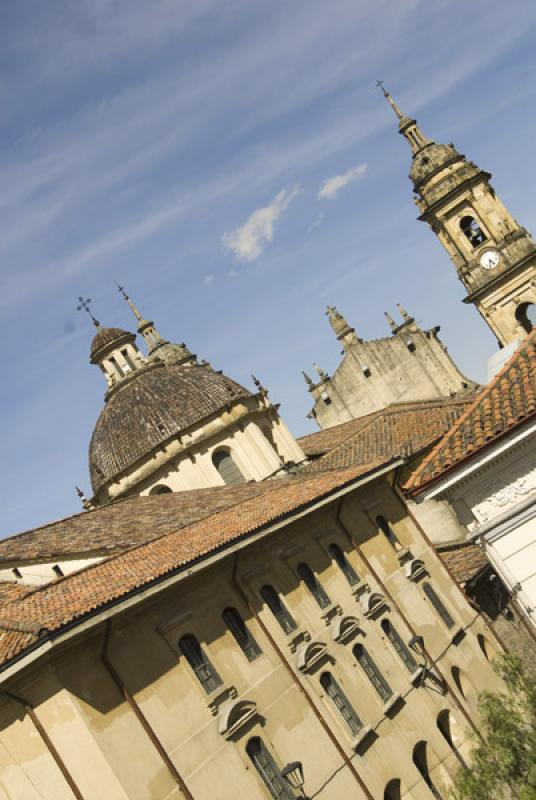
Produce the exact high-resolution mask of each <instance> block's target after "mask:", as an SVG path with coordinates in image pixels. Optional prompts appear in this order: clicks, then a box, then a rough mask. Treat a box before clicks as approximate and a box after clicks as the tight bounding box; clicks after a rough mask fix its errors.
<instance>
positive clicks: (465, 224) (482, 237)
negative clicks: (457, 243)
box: [460, 215, 487, 247]
mask: <svg viewBox="0 0 536 800" xmlns="http://www.w3.org/2000/svg"><path fill="white" fill-rule="evenodd" d="M460 228H461V230H462V233H464V234H465V236H467V238H468V239H469V242H470V243H471V245H472V246H473V247H478V245H479V244H482V243H483V242H485V241H486V239H487V236H486V234H485V233H484V231H483V230H482V228H481V227H480V225H479V224H478V222H477V221H476V219H475V218H474V217H471V216H469V215H467V216H465V217H462V218H461V220H460Z"/></svg>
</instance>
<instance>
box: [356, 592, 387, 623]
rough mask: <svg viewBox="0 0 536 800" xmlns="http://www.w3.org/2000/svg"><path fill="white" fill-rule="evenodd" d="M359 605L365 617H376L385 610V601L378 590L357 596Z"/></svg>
mask: <svg viewBox="0 0 536 800" xmlns="http://www.w3.org/2000/svg"><path fill="white" fill-rule="evenodd" d="M359 605H360V606H361V608H362V609H363V613H364V615H365V616H366V617H367V619H376V617H379V615H380V614H382V613H383V612H384V611H386V610H387V603H386V602H385V598H384V596H383V594H380V593H379V592H367V593H366V594H362V595H361V597H360V598H359Z"/></svg>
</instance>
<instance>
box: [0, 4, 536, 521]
mask: <svg viewBox="0 0 536 800" xmlns="http://www.w3.org/2000/svg"><path fill="white" fill-rule="evenodd" d="M535 23H536V6H535V5H534V3H533V2H530V0H526V2H523V1H522V0H515V1H514V2H512V3H504V2H502V1H501V2H499V0H486V2H484V0H473V2H472V3H470V4H468V3H467V2H465V1H464V2H459V1H458V0H446V1H445V2H443V1H442V0H434V2H429V0H428V1H427V0H390V2H385V1H382V0H367V1H366V2H365V1H364V0H353V2H350V0H330V2H329V3H327V2H325V0H324V1H322V0H283V1H281V0H270V2H265V1H264V0H225V2H221V0H219V2H215V0H174V1H173V2H172V0H151V2H149V0H145V2H141V1H140V0H128V1H127V0H114V1H113V2H112V0H88V1H87V2H86V0H77V2H76V3H73V2H66V0H57V2H55V3H43V2H41V1H40V0H34V1H33V2H32V0H27V2H24V3H3V4H1V7H0V53H1V55H0V64H1V68H0V104H1V105H0V144H1V147H0V187H1V191H0V206H1V209H0V270H1V275H0V279H1V291H0V312H1V314H2V334H3V347H2V362H3V363H2V375H3V381H2V387H3V391H2V395H1V401H0V402H1V415H0V424H1V426H2V455H3V461H4V470H3V478H2V481H1V484H0V489H1V493H2V498H1V508H2V519H1V521H0V535H6V534H8V533H14V532H16V531H19V530H23V529H26V528H29V527H31V526H34V525H37V524H41V523H45V522H47V521H49V520H52V519H56V518H58V517H62V516H65V515H67V514H69V513H73V512H75V511H78V510H79V508H80V506H79V503H78V500H77V498H76V495H75V493H74V488H73V487H74V485H75V484H79V485H81V486H82V487H83V488H84V489H85V490H86V492H88V493H89V491H90V487H89V478H88V468H87V447H88V443H89V439H90V436H91V431H92V429H93V425H94V423H95V420H96V418H97V416H98V414H99V412H100V409H101V408H102V404H103V394H104V388H105V387H104V380H103V377H102V375H101V373H100V371H99V370H98V369H97V368H96V367H93V366H91V365H90V364H89V362H88V354H89V345H90V341H91V338H92V336H93V329H92V327H91V325H90V323H89V320H88V319H87V317H86V315H83V314H79V313H77V312H76V310H75V309H76V304H77V303H76V298H77V297H78V295H80V294H81V295H83V296H84V297H91V298H92V300H93V307H94V311H95V313H96V315H97V317H98V318H99V319H100V320H101V322H102V323H103V324H104V325H118V326H121V327H132V326H133V322H134V321H133V319H132V318H131V316H130V312H129V310H128V308H127V307H126V305H125V304H124V302H123V301H122V300H121V298H120V297H119V295H118V293H117V290H116V287H115V282H116V281H120V282H122V283H124V284H125V286H126V288H127V290H128V291H129V293H130V294H131V296H132V297H133V299H134V300H135V301H136V303H137V304H138V306H139V307H140V309H141V311H142V312H143V313H144V314H145V315H147V316H150V317H151V318H153V319H154V320H155V321H156V323H157V326H158V328H159V329H160V331H161V333H162V334H163V335H165V336H166V337H168V338H170V339H174V340H176V341H186V342H187V343H188V345H189V346H190V348H191V349H192V350H193V351H194V352H196V353H198V355H199V356H200V357H203V358H207V359H208V360H209V361H210V362H211V363H212V364H213V365H214V366H215V367H216V368H219V369H223V370H224V371H225V372H226V373H228V374H229V375H230V376H232V377H233V378H235V379H237V380H239V381H241V382H243V383H244V384H246V385H248V386H250V385H251V381H250V377H249V376H250V373H252V372H254V373H255V374H257V375H258V376H259V377H260V378H261V379H262V380H263V382H264V383H265V384H266V385H267V386H268V387H269V389H270V394H271V397H272V399H273V400H274V401H277V402H280V403H281V412H282V414H283V416H284V418H285V420H286V422H287V424H288V425H289V426H290V427H291V429H292V430H293V431H294V432H295V433H296V434H297V435H300V434H303V433H306V432H308V431H309V430H312V424H311V423H310V422H309V421H307V420H306V418H305V417H306V414H307V412H308V411H309V409H310V403H309V396H308V394H307V392H306V391H305V385H304V383H303V380H302V377H301V370H302V369H310V368H311V364H312V362H313V361H318V362H319V363H320V364H321V366H322V367H323V368H324V369H326V370H327V371H328V372H332V371H333V370H334V368H335V366H336V364H337V363H338V353H339V347H338V343H337V342H336V340H335V339H334V337H333V335H332V333H331V330H330V328H329V325H328V323H327V320H326V318H325V316H324V310H325V306H326V305H327V304H328V303H333V304H335V305H336V306H337V307H338V308H339V309H340V310H341V311H342V312H343V313H345V315H346V316H347V318H348V319H349V320H350V321H351V322H352V323H353V324H354V326H355V328H356V330H357V331H358V333H359V334H360V335H361V336H363V337H365V338H375V337H379V336H384V335H387V333H388V328H387V325H386V323H385V320H384V318H383V311H385V310H389V311H390V312H391V313H393V312H394V310H395V303H396V302H401V303H402V304H403V305H405V306H406V307H407V308H408V310H410V311H411V312H412V313H413V314H414V315H415V316H416V317H417V319H418V320H419V321H421V322H422V324H423V325H425V326H432V325H435V324H440V325H441V329H442V334H441V335H442V337H443V340H444V342H445V343H446V344H447V346H448V347H449V350H450V352H451V353H452V355H453V356H454V358H455V359H456V360H457V362H458V363H459V364H460V366H461V367H462V369H463V370H464V371H465V372H466V373H467V374H468V375H469V376H470V377H473V378H476V379H480V380H484V378H485V362H486V360H487V358H488V356H489V355H490V353H491V352H492V351H493V350H494V349H495V344H494V340H493V338H492V336H491V334H490V333H489V332H488V330H487V328H486V326H485V325H484V323H483V322H482V321H481V320H480V318H479V316H478V314H477V312H476V311H475V310H474V309H472V308H469V307H467V306H465V305H463V304H462V303H461V298H462V297H463V288H462V286H461V284H459V283H458V281H457V279H456V277H455V273H454V269H453V267H452V265H451V263H450V261H449V259H448V257H447V255H446V253H444V252H443V250H442V248H441V246H440V245H439V243H438V242H437V241H436V240H435V238H434V236H433V235H432V233H431V232H430V230H429V229H428V228H427V227H426V226H425V225H423V224H422V223H419V222H417V221H416V216H417V211H416V208H415V207H414V205H413V202H412V193H411V185H410V183H409V181H408V179H407V173H408V169H409V164H410V158H409V146H408V145H407V143H406V142H405V141H404V140H403V139H402V138H401V137H400V136H399V135H398V133H397V129H396V120H395V118H394V115H393V114H392V111H391V110H390V109H389V107H388V106H387V104H386V103H385V101H384V99H383V98H382V96H381V94H380V93H379V92H378V90H377V88H376V87H375V81H376V79H377V78H383V79H384V80H385V83H386V86H387V87H388V88H389V89H390V90H391V92H392V93H393V94H394V96H395V97H396V99H397V101H398V102H399V104H400V106H401V107H402V109H403V110H404V111H405V112H406V113H409V114H412V115H416V116H417V118H418V120H419V122H420V124H421V127H422V129H423V130H424V132H425V133H426V134H427V135H428V136H430V137H432V138H434V139H436V140H437V141H444V142H450V141H454V142H455V143H456V145H457V146H458V148H459V149H460V150H461V151H462V152H464V153H466V154H467V155H468V156H469V157H470V158H472V159H473V160H474V161H476V162H477V163H478V164H479V165H480V166H482V167H483V168H485V169H488V170H489V171H491V172H493V174H494V185H495V187H496V189H497V190H498V192H499V193H500V195H501V197H502V199H503V200H504V201H505V202H506V203H507V205H508V206H509V207H510V209H511V210H512V212H513V214H514V216H516V217H517V218H518V219H519V220H520V221H521V222H522V223H523V224H525V225H526V226H527V227H528V228H529V229H530V228H532V229H533V230H534V229H535V228H536V225H535V216H536V213H535V212H536V199H535V193H534V185H536V180H535V179H536V168H535V162H534V154H533V151H534V141H535V139H536V116H535V113H534V108H536V98H535V93H536V86H535V80H534V70H535V57H534V34H535V31H534V28H535ZM335 178H337V180H335V181H334V180H333V179H335Z"/></svg>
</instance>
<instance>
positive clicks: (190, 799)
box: [101, 619, 194, 800]
mask: <svg viewBox="0 0 536 800" xmlns="http://www.w3.org/2000/svg"><path fill="white" fill-rule="evenodd" d="M111 631H112V621H111V620H110V619H109V620H108V621H107V623H106V633H105V634H104V643H103V647H102V653H101V660H102V663H103V664H104V666H105V667H106V669H107V670H108V672H109V674H110V677H111V678H112V680H113V682H114V683H115V685H116V686H117V688H118V689H119V691H120V692H121V694H122V695H123V697H124V698H125V700H126V702H127V703H128V705H129V706H130V708H131V709H132V711H133V712H134V714H135V716H136V717H137V719H138V722H139V723H140V725H141V726H142V728H143V730H144V731H145V733H146V734H147V736H148V737H149V739H150V741H151V743H152V744H153V745H154V747H155V749H156V751H157V752H158V755H159V756H160V758H161V759H162V761H163V762H164V764H165V765H166V767H167V768H168V770H169V771H170V773H171V775H172V777H173V780H174V781H175V783H176V784H177V786H178V787H179V789H180V790H181V792H182V793H183V795H184V797H185V798H186V800H194V796H193V794H192V793H191V792H190V790H189V789H188V787H187V786H186V784H185V782H184V780H183V778H182V776H181V775H180V773H179V771H178V770H177V768H176V766H175V764H174V763H173V761H172V760H171V758H170V757H169V755H168V754H167V752H166V750H165V748H164V745H163V744H162V742H161V741H160V739H159V738H158V736H157V735H156V733H155V732H154V730H153V728H152V727H151V725H150V724H149V721H148V720H147V717H146V716H145V714H144V713H143V711H142V710H141V708H140V707H139V705H138V703H137V702H136V700H135V699H134V698H133V696H132V695H131V694H130V692H129V691H128V689H127V687H126V686H125V684H124V683H123V681H122V679H121V676H120V675H119V673H118V672H117V670H116V668H115V667H114V665H113V664H112V662H111V661H110V657H109V655H108V645H109V643H110V634H111Z"/></svg>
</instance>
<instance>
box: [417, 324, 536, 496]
mask: <svg viewBox="0 0 536 800" xmlns="http://www.w3.org/2000/svg"><path fill="white" fill-rule="evenodd" d="M535 416H536V330H534V331H533V333H531V334H530V336H528V337H527V338H526V339H525V340H524V341H523V342H522V344H521V345H520V347H519V348H518V349H517V350H516V352H515V353H514V355H513V356H512V358H511V359H510V360H509V361H508V362H507V363H506V365H505V366H504V367H503V369H502V370H501V371H500V372H499V373H498V374H497V375H496V376H495V377H494V378H493V380H492V381H491V382H490V383H489V384H488V385H487V386H486V387H485V388H484V389H483V390H482V392H480V394H478V395H477V397H476V399H475V400H474V401H473V403H472V404H471V405H470V407H469V408H468V409H467V410H466V411H465V413H464V414H463V415H462V416H461V417H460V418H459V419H458V420H457V422H456V423H455V424H454V425H453V426H452V428H451V429H450V430H449V431H448V433H447V434H446V436H444V437H443V439H442V440H441V441H440V442H439V443H438V444H437V446H436V447H435V448H434V449H433V450H432V452H431V453H429V455H428V456H427V457H426V458H425V459H424V460H423V462H422V464H421V465H420V466H419V467H418V469H417V470H416V471H415V472H414V473H413V475H412V476H411V478H410V479H409V481H408V482H407V483H406V485H405V487H404V488H405V489H406V490H408V491H411V492H414V493H415V494H417V493H418V492H419V491H421V490H422V489H423V488H424V487H425V486H427V485H428V484H430V483H431V482H435V481H436V480H438V478H440V477H441V476H443V475H444V474H445V473H446V472H448V471H450V470H451V469H453V468H454V467H456V466H458V465H459V464H460V463H461V462H462V461H464V460H465V459H467V458H468V457H470V456H472V455H474V454H475V453H478V452H479V451H480V450H482V449H483V448H484V447H487V446H488V445H490V444H493V443H494V442H495V441H497V439H500V438H501V437H502V436H505V435H506V434H507V433H509V432H510V431H511V430H513V429H514V428H516V427H517V426H518V425H521V424H523V423H525V422H527V421H528V420H529V419H532V418H534V417H535Z"/></svg>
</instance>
